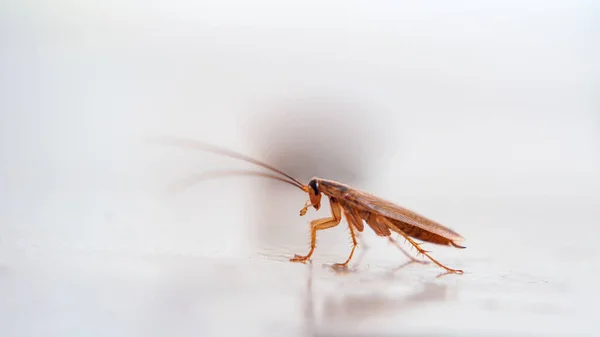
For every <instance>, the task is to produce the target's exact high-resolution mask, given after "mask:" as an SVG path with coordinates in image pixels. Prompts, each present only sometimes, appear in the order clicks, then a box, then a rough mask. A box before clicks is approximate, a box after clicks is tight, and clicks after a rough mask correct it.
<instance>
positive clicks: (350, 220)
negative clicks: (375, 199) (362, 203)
mask: <svg viewBox="0 0 600 337" xmlns="http://www.w3.org/2000/svg"><path fill="white" fill-rule="evenodd" d="M344 215H345V216H346V221H347V222H348V229H350V235H351V236H352V250H351V251H350V256H348V259H347V260H346V262H344V263H335V264H334V265H333V267H334V268H346V267H347V266H348V263H349V262H350V260H352V256H353V255H354V250H356V246H358V242H357V241H356V235H355V234H354V218H352V217H351V216H350V215H349V214H348V212H347V211H346V210H344Z"/></svg>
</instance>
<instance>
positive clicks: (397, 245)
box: [388, 236, 429, 264]
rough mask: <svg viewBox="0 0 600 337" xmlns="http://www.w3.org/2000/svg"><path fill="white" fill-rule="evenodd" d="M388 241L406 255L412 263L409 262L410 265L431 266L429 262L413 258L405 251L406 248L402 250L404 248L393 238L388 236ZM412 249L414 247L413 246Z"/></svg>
mask: <svg viewBox="0 0 600 337" xmlns="http://www.w3.org/2000/svg"><path fill="white" fill-rule="evenodd" d="M388 240H389V241H390V243H392V244H393V245H394V246H396V248H398V249H399V250H400V251H401V252H402V253H403V254H404V255H406V257H408V258H409V259H410V261H408V264H410V263H420V264H429V261H425V260H419V259H417V258H415V257H413V256H411V255H410V254H409V253H408V252H407V251H406V250H404V248H402V246H400V244H399V243H398V241H396V240H395V239H394V238H392V237H391V236H388ZM405 241H406V240H405ZM411 247H412V245H411ZM417 256H418V254H417Z"/></svg>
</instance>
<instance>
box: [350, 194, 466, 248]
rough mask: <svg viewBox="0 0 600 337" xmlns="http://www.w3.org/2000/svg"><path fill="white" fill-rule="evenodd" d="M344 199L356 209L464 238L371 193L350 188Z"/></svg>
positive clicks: (441, 233) (442, 233)
mask: <svg viewBox="0 0 600 337" xmlns="http://www.w3.org/2000/svg"><path fill="white" fill-rule="evenodd" d="M344 199H345V202H346V203H349V204H351V205H352V206H354V207H357V208H358V209H363V210H365V211H369V212H375V213H378V214H380V215H382V216H385V217H388V218H391V219H394V220H397V221H400V222H403V223H406V224H409V225H412V226H415V227H419V228H421V229H423V230H425V231H429V232H432V233H434V234H437V235H439V236H442V237H444V238H446V239H449V240H452V241H464V238H463V237H462V236H461V235H460V234H458V233H456V232H455V231H453V230H452V229H450V228H448V227H445V226H443V225H441V224H439V223H437V222H435V221H433V220H431V219H428V218H426V217H424V216H422V215H420V214H418V213H415V212H413V211H411V210H409V209H406V208H404V207H402V206H399V205H396V204H394V203H392V202H389V201H387V200H384V199H381V198H379V197H376V196H374V195H372V194H369V193H366V192H363V191H360V190H357V189H352V190H350V191H348V192H347V193H346V196H345V198H344Z"/></svg>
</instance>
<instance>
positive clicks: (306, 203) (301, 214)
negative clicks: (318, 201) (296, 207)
mask: <svg viewBox="0 0 600 337" xmlns="http://www.w3.org/2000/svg"><path fill="white" fill-rule="evenodd" d="M310 206H312V202H310V200H308V201H307V202H305V203H304V207H302V209H301V210H300V216H303V215H305V214H306V212H308V208H309V207H310Z"/></svg>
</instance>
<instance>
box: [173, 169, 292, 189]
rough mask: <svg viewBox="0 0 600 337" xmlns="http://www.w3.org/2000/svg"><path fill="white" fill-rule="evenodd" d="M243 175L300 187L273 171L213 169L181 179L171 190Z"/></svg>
mask: <svg viewBox="0 0 600 337" xmlns="http://www.w3.org/2000/svg"><path fill="white" fill-rule="evenodd" d="M242 175H248V176H257V177H263V178H269V179H275V180H279V181H282V182H284V183H288V184H290V185H292V186H296V187H298V185H297V184H296V183H295V182H293V181H289V180H287V179H285V178H282V177H280V176H277V175H274V174H272V173H267V172H254V171H247V170H231V171H212V172H204V173H200V174H194V175H191V176H189V177H187V178H185V179H182V180H180V181H179V182H178V183H176V184H173V185H172V186H171V188H169V190H171V191H180V190H183V189H184V188H186V187H188V186H190V185H192V184H195V183H199V182H201V181H203V180H208V179H211V178H220V177H230V176H242Z"/></svg>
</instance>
